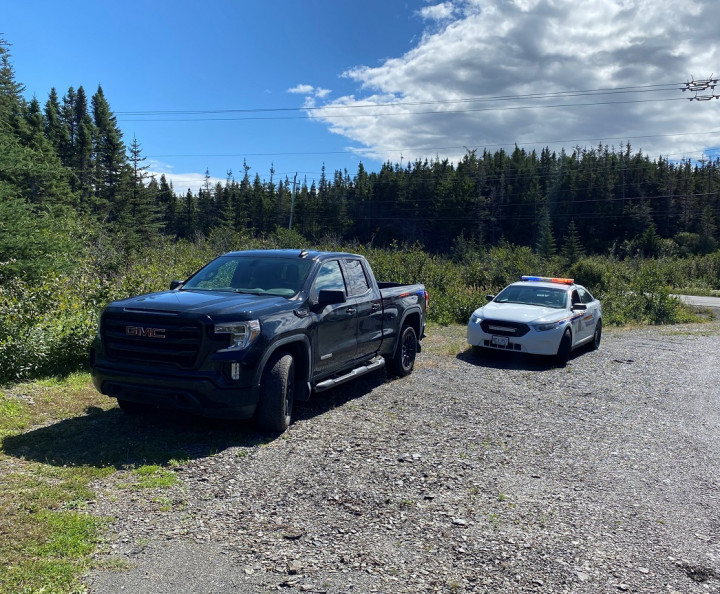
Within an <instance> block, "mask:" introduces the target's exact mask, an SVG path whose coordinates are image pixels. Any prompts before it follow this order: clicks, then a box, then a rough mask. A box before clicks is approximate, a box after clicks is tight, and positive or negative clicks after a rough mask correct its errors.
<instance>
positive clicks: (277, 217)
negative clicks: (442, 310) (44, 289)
mask: <svg viewBox="0 0 720 594" xmlns="http://www.w3.org/2000/svg"><path fill="white" fill-rule="evenodd" d="M0 59H1V60H2V63H1V68H0V196H1V197H2V207H1V208H0V225H2V229H3V230H4V231H5V233H4V234H3V235H4V236H5V237H4V239H3V240H1V243H0V249H1V253H2V263H1V264H0V278H7V277H8V276H12V275H13V274H19V273H24V274H30V275H32V273H33V271H35V269H36V268H37V269H38V272H39V270H40V269H42V266H41V265H40V264H39V263H38V262H37V261H35V260H37V258H38V256H39V255H40V254H43V253H49V252H51V253H56V254H58V253H59V252H62V251H63V250H58V247H59V246H60V247H62V246H64V245H66V244H67V243H68V241H73V240H80V241H82V242H87V241H89V240H93V238H94V240H95V241H101V240H100V239H99V238H100V237H103V238H104V239H103V240H102V241H104V242H106V243H110V244H112V245H113V246H116V247H118V249H120V250H121V251H122V252H125V253H128V252H131V251H132V250H133V249H135V248H136V247H137V246H138V245H141V244H142V245H147V244H148V243H152V242H153V241H155V240H156V238H157V237H158V236H159V235H164V236H167V237H171V238H185V239H193V238H195V237H196V236H197V235H198V234H202V235H204V236H208V235H209V234H210V233H212V232H213V231H214V230H218V229H221V230H228V229H229V230H233V231H237V232H247V233H251V234H252V235H254V236H262V235H264V234H268V233H271V232H273V231H274V229H275V228H276V227H283V228H287V227H288V226H289V224H290V220H291V217H292V222H293V224H292V228H293V230H294V231H297V232H298V233H300V234H301V235H303V236H304V237H307V238H309V239H311V240H317V239H320V238H327V237H332V238H336V239H338V240H340V241H342V242H357V243H360V244H367V243H371V244H373V245H376V246H379V247H382V246H387V245H389V244H391V243H392V242H400V243H405V244H417V245H421V246H423V248H424V249H426V250H427V251H429V252H430V253H435V254H449V253H452V252H453V250H458V249H459V250H463V249H467V247H468V246H471V247H489V246H495V245H498V244H500V243H501V242H507V243H510V244H513V245H520V246H529V247H531V248H532V249H533V250H535V251H537V252H538V253H540V254H542V255H546V256H551V255H553V254H555V253H564V254H566V255H567V256H568V257H569V258H571V259H576V258H577V257H579V256H580V255H581V254H583V253H584V254H608V253H612V254H613V255H615V256H618V257H628V256H636V255H640V256H649V257H653V256H661V255H682V254H706V253H710V252H713V251H714V250H716V249H717V247H718V231H717V224H716V217H717V215H718V213H720V160H718V159H716V160H714V161H712V160H708V161H705V162H704V163H702V164H698V163H692V162H690V161H688V160H683V161H680V162H673V161H670V160H667V159H665V158H662V157H661V158H658V159H655V160H651V159H650V158H649V157H648V156H646V155H643V153H642V151H633V150H632V149H631V147H630V145H629V144H627V145H625V146H624V147H621V149H619V150H615V149H611V148H610V147H608V146H598V147H595V148H575V149H573V150H572V151H569V152H565V151H564V150H563V151H560V152H559V153H557V152H551V151H550V150H549V149H547V148H546V149H543V150H542V151H541V152H540V154H537V153H536V152H535V151H530V152H527V151H525V150H523V149H521V148H519V147H516V148H515V150H514V151H512V152H506V151H504V150H502V149H500V150H497V151H496V152H494V153H491V152H489V151H483V152H482V153H478V152H476V151H468V153H467V154H466V155H465V156H464V157H463V158H462V160H461V161H460V162H459V163H457V164H453V163H450V162H449V161H447V160H444V159H439V158H438V159H435V160H424V161H415V162H409V163H407V164H406V165H404V166H401V165H398V164H392V163H389V162H388V163H385V164H384V165H382V167H381V168H380V170H379V171H372V172H369V171H366V170H365V168H364V166H363V165H362V164H360V165H359V166H358V169H357V171H355V172H352V173H351V172H348V171H347V170H343V171H337V170H336V171H334V173H332V174H329V173H327V172H326V170H325V166H324V165H323V167H322V174H321V176H320V178H319V180H318V181H317V182H316V181H312V182H310V183H308V181H307V180H306V179H303V180H299V181H298V183H297V184H295V183H293V182H294V180H290V179H288V178H287V177H285V178H284V179H276V178H275V175H274V171H273V170H272V169H271V170H270V172H268V177H267V178H261V176H260V174H259V173H255V175H254V176H251V175H250V170H251V167H250V166H249V165H248V164H247V163H243V165H242V170H241V171H240V174H241V175H240V176H239V179H236V178H235V176H234V175H233V174H232V172H231V171H228V172H227V179H226V180H225V181H224V182H223V183H216V184H211V183H210V172H209V171H208V172H206V180H207V181H206V184H205V186H204V187H203V188H201V189H200V190H199V191H198V192H197V193H193V192H191V191H190V190H187V191H185V192H183V191H180V192H178V191H177V190H178V189H176V188H173V187H172V185H171V184H170V183H168V181H167V180H166V178H165V176H164V175H160V176H159V177H157V176H152V177H151V176H150V174H149V173H148V167H147V166H146V165H145V164H144V161H145V158H144V156H143V154H142V147H141V143H140V140H139V139H135V138H133V139H132V141H130V142H129V143H128V142H127V140H126V139H124V138H123V134H122V131H121V130H120V128H119V126H118V124H117V120H116V117H115V115H114V114H113V111H112V110H111V108H110V105H109V102H108V100H107V98H106V97H105V95H104V93H103V90H102V87H98V88H97V90H96V91H95V93H94V94H93V95H92V96H91V97H88V96H87V94H86V92H85V90H84V88H83V87H82V86H79V87H78V88H77V89H75V88H72V87H71V88H69V89H67V91H66V92H65V93H64V94H63V95H62V97H60V96H59V95H58V92H57V91H56V89H51V90H50V91H49V94H48V97H47V99H46V101H45V102H44V104H43V105H41V104H40V102H39V100H38V99H37V98H35V97H34V98H33V99H32V100H30V101H27V100H25V99H24V98H23V95H22V91H23V87H22V85H21V84H20V83H18V82H17V80H16V78H15V73H14V71H13V68H12V64H11V62H10V55H9V52H8V46H7V44H5V43H3V44H2V45H0ZM293 194H294V195H293ZM291 209H292V213H291ZM68 222H70V224H68ZM58 223H59V224H58ZM78 227H79V228H78ZM58 234H59V235H58Z"/></svg>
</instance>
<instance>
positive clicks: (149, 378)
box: [92, 364, 259, 419]
mask: <svg viewBox="0 0 720 594" xmlns="http://www.w3.org/2000/svg"><path fill="white" fill-rule="evenodd" d="M92 379H93V384H95V388H97V390H98V391H99V392H100V393H101V394H105V395H106V396H111V397H113V398H117V399H119V400H127V401H130V402H138V403H140V404H147V405H148V406H152V407H157V408H164V409H174V410H183V411H187V412H191V413H194V414H199V415H202V416H205V417H214V418H228V419H249V418H251V417H252V416H253V415H254V414H255V408H256V407H257V403H258V398H259V389H258V387H257V386H253V385H241V384H235V383H230V382H228V381H225V380H224V379H223V380H222V382H221V383H220V382H216V381H214V380H213V378H210V377H197V376H192V375H190V374H183V375H177V376H167V375H163V376H159V375H153V374H149V373H138V372H137V371H136V372H134V373H128V372H127V371H123V372H118V371H117V370H115V369H110V368H104V367H103V366H102V365H100V364H96V365H95V366H94V367H93V369H92Z"/></svg>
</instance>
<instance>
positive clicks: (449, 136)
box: [0, 0, 720, 193]
mask: <svg viewBox="0 0 720 594" xmlns="http://www.w3.org/2000/svg"><path fill="white" fill-rule="evenodd" d="M4 4H5V5H4V6H3V10H2V13H3V14H2V17H0V35H2V37H4V38H5V39H6V41H8V42H9V43H11V44H12V47H11V53H12V63H13V65H14V67H15V71H16V75H17V79H18V81H19V82H21V83H23V84H24V85H25V87H26V95H27V96H28V98H30V97H32V96H33V95H35V96H36V97H37V98H38V100H39V101H40V102H41V104H44V102H45V101H46V99H47V96H48V93H49V91H50V89H51V87H55V88H56V89H57V91H58V94H59V95H60V96H62V95H63V94H64V93H65V92H66V91H67V89H68V87H70V86H73V87H75V88H77V87H78V86H80V85H82V86H83V87H84V88H85V90H86V92H87V93H88V95H92V94H93V93H94V92H95V91H96V89H97V86H98V84H100V85H102V87H103V90H104V92H105V96H106V98H107V99H108V101H109V102H110V106H111V108H112V110H113V111H114V112H115V113H116V115H117V117H118V123H119V125H120V127H121V129H122V131H123V133H124V138H125V141H126V144H128V145H129V144H130V142H131V141H132V139H133V137H136V138H137V140H138V141H139V143H140V144H141V146H142V149H143V154H144V155H145V156H146V158H147V163H149V164H150V165H151V166H152V170H153V171H155V172H164V173H166V175H167V176H168V177H169V178H170V179H172V180H173V183H174V187H175V189H176V191H178V192H180V193H184V192H185V191H186V189H187V188H188V187H191V188H193V189H196V188H197V187H198V184H199V183H200V180H201V179H202V177H203V175H204V172H205V170H206V169H208V170H209V171H210V174H211V176H213V178H221V179H224V178H225V177H226V172H227V171H228V170H232V172H233V174H234V176H235V177H236V178H239V177H241V176H242V173H243V160H246V161H247V164H248V166H250V168H251V169H250V175H251V176H254V175H255V173H258V174H259V175H260V177H261V178H262V179H268V178H269V176H270V168H271V166H272V167H274V170H275V179H276V180H277V179H284V178H285V177H288V178H290V179H292V177H293V176H294V174H295V173H296V172H297V173H298V176H299V179H303V178H306V179H307V180H308V181H311V180H313V179H318V178H319V175H320V170H321V167H322V165H323V164H324V165H325V167H326V169H327V171H328V174H329V175H332V173H333V172H334V171H335V170H338V169H339V170H342V169H347V170H348V171H349V173H350V174H351V175H352V174H353V173H355V172H356V171H357V166H358V163H359V162H360V161H362V162H363V164H364V166H365V168H366V169H369V170H377V169H378V168H379V166H380V165H381V163H382V162H384V161H386V160H389V161H391V162H393V163H399V162H402V163H404V164H406V163H407V162H408V161H409V160H410V161H412V160H415V159H424V158H430V159H432V158H438V157H439V158H448V159H450V160H451V161H457V160H458V159H459V158H461V157H462V155H463V154H464V153H465V152H466V151H467V150H468V149H477V150H479V151H482V150H483V149H485V148H487V149H488V150H490V151H495V150H497V149H498V148H500V147H504V148H506V149H507V150H512V149H513V147H514V145H515V144H516V143H517V144H518V145H519V146H521V147H522V148H525V149H526V150H533V149H536V150H540V149H541V148H542V147H544V146H549V147H550V148H552V149H554V150H559V148H561V147H565V149H566V150H568V151H570V150H572V148H573V147H574V146H582V147H592V146H597V145H598V144H600V143H602V144H608V145H610V146H615V147H618V146H620V145H622V144H624V143H625V142H628V141H629V142H630V143H631V145H632V146H633V148H635V149H640V148H641V149H643V152H645V153H646V154H649V155H650V156H651V157H656V156H659V155H664V156H668V157H669V158H672V159H681V158H693V159H699V158H701V157H702V156H703V155H704V154H714V153H712V149H713V147H718V146H720V118H718V113H719V112H718V110H719V109H720V100H709V101H688V100H687V98H688V97H689V96H690V95H691V94H690V93H689V92H685V93H683V92H682V91H681V90H680V89H681V84H682V83H684V82H687V81H689V80H693V79H695V80H697V79H705V78H710V77H711V75H714V76H717V75H718V73H720V48H719V45H718V37H717V32H716V26H717V23H718V22H720V3H718V2H716V0H696V1H695V2H692V3H687V2H676V1H675V0H653V1H650V0H596V1H594V2H592V3H579V2H576V1H575V2H571V1H570V0H450V1H446V2H425V1H423V0H408V1H402V0H397V1H396V0H385V1H379V0H364V1H363V2H349V1H347V0H266V1H263V2H260V1H255V2H242V1H240V0H236V1H230V0H225V1H219V0H208V1H206V2H202V3H201V2H197V1H196V0H194V1H190V0H172V1H171V0H154V1H145V2H140V1H137V0H124V1H123V2H122V3H120V2H115V3H113V2H107V1H106V2H97V1H89V0H87V1H82V2H81V1H78V0H66V1H65V2H57V1H45V0H42V1H40V0H27V1H25V2H11V1H8V2H5V3H4ZM578 91H582V93H578ZM713 92H715V93H718V92H720V89H715V90H714V91H713V90H712V89H710V90H708V91H707V92H705V93H701V94H705V95H707V94H712V93H713ZM138 112H141V113H138ZM148 112H152V113H148ZM173 112H175V113H173ZM177 112H185V113H177ZM143 114H144V115H143Z"/></svg>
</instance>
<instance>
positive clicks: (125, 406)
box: [117, 398, 150, 415]
mask: <svg viewBox="0 0 720 594" xmlns="http://www.w3.org/2000/svg"><path fill="white" fill-rule="evenodd" d="M117 403H118V406H119V407H120V410H121V411H123V412H124V413H125V414H126V415H144V414H145V413H147V412H149V411H150V405H148V404H143V403H142V402H133V401H132V400H123V399H122V398H118V399H117Z"/></svg>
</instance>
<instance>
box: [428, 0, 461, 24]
mask: <svg viewBox="0 0 720 594" xmlns="http://www.w3.org/2000/svg"><path fill="white" fill-rule="evenodd" d="M454 12H455V6H454V5H453V3H452V2H443V3H441V4H435V5H433V6H426V7H424V8H422V9H420V16H421V17H422V18H424V19H426V20H433V21H444V20H445V19H449V18H451V17H452V16H453V13H454Z"/></svg>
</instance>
